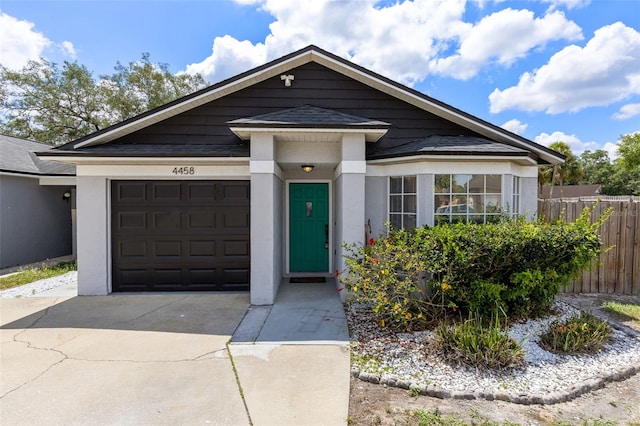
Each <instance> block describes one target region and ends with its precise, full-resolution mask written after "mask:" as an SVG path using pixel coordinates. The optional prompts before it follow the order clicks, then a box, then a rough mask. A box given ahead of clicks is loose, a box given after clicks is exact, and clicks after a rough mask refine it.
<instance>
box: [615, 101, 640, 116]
mask: <svg viewBox="0 0 640 426" xmlns="http://www.w3.org/2000/svg"><path fill="white" fill-rule="evenodd" d="M636 115H640V103H638V104H626V105H623V106H622V107H620V110H619V111H618V112H616V113H615V114H613V115H612V117H613V118H615V119H616V120H626V119H627V118H631V117H635V116H636Z"/></svg>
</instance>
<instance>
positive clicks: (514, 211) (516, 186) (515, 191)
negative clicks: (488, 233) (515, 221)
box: [511, 176, 520, 216]
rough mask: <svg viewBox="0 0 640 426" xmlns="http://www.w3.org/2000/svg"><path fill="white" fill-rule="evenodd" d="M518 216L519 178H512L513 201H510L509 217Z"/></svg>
mask: <svg viewBox="0 0 640 426" xmlns="http://www.w3.org/2000/svg"><path fill="white" fill-rule="evenodd" d="M518 214H520V177H519V176H514V177H513V199H512V200H511V216H517V215H518Z"/></svg>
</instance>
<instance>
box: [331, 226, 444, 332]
mask: <svg viewBox="0 0 640 426" xmlns="http://www.w3.org/2000/svg"><path fill="white" fill-rule="evenodd" d="M417 241H418V240H416V239H415V238H414V235H413V233H411V232H405V231H395V232H392V233H390V235H388V236H387V235H381V236H380V237H379V238H377V239H373V238H372V239H371V240H370V241H368V244H367V245H366V246H364V247H360V246H348V247H346V250H347V253H348V254H347V256H345V257H346V264H347V267H348V270H347V272H346V273H345V274H342V275H341V276H340V279H341V280H342V281H343V283H344V284H345V286H346V287H347V288H348V289H349V290H350V291H351V294H352V297H353V299H354V300H355V301H359V302H364V303H367V304H370V305H371V309H372V310H373V312H374V314H376V316H377V317H378V319H379V321H378V322H379V325H380V326H382V327H389V328H392V329H395V330H403V331H404V330H412V329H419V328H424V327H425V326H426V325H427V323H428V322H429V321H430V320H432V319H433V318H434V317H437V316H439V314H434V311H438V312H439V311H441V310H442V309H443V307H442V305H441V303H439V302H438V299H437V298H438V296H437V295H435V294H433V292H431V291H428V289H427V288H426V287H425V286H424V284H423V283H424V281H425V280H424V271H425V270H426V265H425V264H424V260H423V256H422V253H421V251H420V250H419V249H418V248H416V242H417Z"/></svg>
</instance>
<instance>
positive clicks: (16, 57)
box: [0, 12, 51, 70]
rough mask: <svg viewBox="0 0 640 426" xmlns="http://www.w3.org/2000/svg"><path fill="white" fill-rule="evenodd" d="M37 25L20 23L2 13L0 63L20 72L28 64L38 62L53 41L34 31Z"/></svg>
mask: <svg viewBox="0 0 640 426" xmlns="http://www.w3.org/2000/svg"><path fill="white" fill-rule="evenodd" d="M34 26H35V24H34V23H33V22H29V21H20V20H18V19H16V18H14V17H13V16H10V15H7V14H6V13H3V12H0V40H2V43H0V63H2V65H4V66H5V67H7V68H9V69H12V70H18V69H21V68H22V67H24V66H25V65H26V64H27V62H28V61H29V60H30V59H31V60H37V59H38V58H39V57H40V56H41V55H42V51H43V50H44V49H45V48H46V47H48V46H49V45H50V44H51V40H49V39H48V38H46V37H45V36H44V35H43V34H42V33H39V32H37V31H34V29H33V27H34Z"/></svg>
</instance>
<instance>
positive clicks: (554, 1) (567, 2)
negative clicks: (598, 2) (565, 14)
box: [542, 0, 591, 10]
mask: <svg viewBox="0 0 640 426" xmlns="http://www.w3.org/2000/svg"><path fill="white" fill-rule="evenodd" d="M542 1H543V2H544V3H551V6H550V7H551V10H553V9H558V8H560V7H564V8H566V9H573V8H580V7H585V6H587V5H588V4H589V3H591V0H542Z"/></svg>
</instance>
